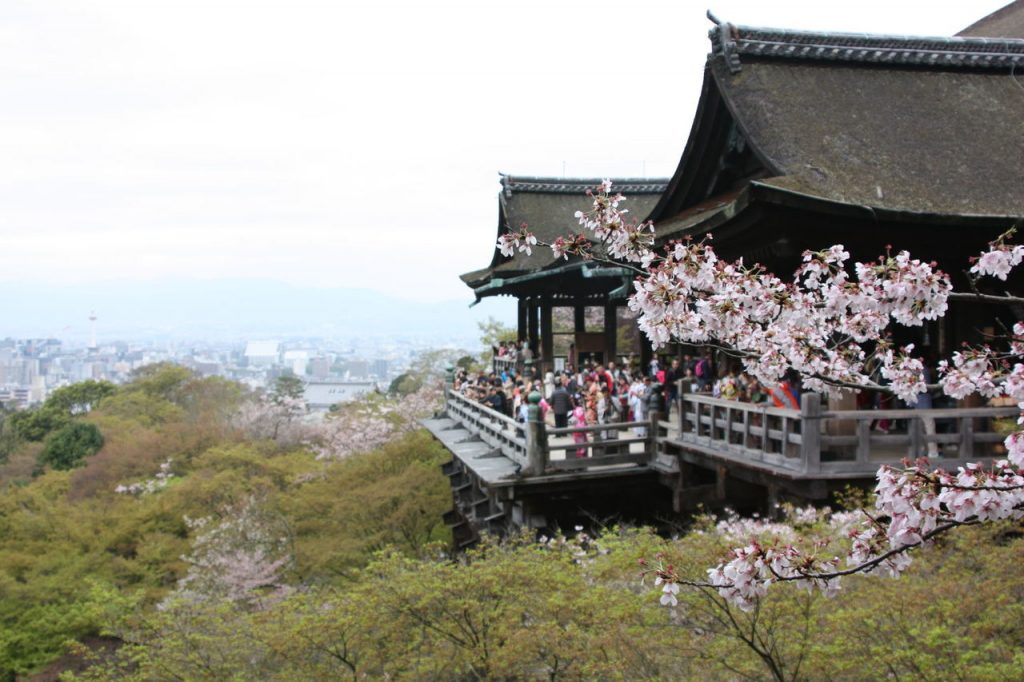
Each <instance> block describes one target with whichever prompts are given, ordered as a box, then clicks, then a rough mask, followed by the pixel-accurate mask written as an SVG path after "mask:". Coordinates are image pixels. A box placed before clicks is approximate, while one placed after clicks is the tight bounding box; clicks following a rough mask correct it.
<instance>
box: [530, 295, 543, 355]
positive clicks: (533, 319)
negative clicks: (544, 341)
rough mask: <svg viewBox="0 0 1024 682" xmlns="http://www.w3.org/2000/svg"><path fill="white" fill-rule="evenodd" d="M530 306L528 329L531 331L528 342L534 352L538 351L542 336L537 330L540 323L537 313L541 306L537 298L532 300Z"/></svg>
mask: <svg viewBox="0 0 1024 682" xmlns="http://www.w3.org/2000/svg"><path fill="white" fill-rule="evenodd" d="M528 305H529V310H528V311H527V328H528V331H529V339H528V341H529V344H530V348H533V349H534V350H536V349H537V347H538V346H537V341H538V340H539V338H540V334H539V333H538V330H537V326H538V322H539V321H538V319H537V313H538V308H539V305H538V303H537V299H535V298H531V299H530V302H529V304H528Z"/></svg>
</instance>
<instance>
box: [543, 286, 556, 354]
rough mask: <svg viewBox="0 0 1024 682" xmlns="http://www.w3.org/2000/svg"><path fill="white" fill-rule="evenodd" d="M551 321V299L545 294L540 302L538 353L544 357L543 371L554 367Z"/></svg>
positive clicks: (553, 338)
mask: <svg viewBox="0 0 1024 682" xmlns="http://www.w3.org/2000/svg"><path fill="white" fill-rule="evenodd" d="M551 323H552V319H551V299H550V298H549V297H547V296H545V297H544V299H543V300H542V301H541V303H540V334H541V336H540V354H541V357H542V358H543V359H544V360H543V362H542V363H541V369H542V371H545V372H547V371H554V369H555V357H554V356H555V335H554V331H555V330H554V329H552V327H551Z"/></svg>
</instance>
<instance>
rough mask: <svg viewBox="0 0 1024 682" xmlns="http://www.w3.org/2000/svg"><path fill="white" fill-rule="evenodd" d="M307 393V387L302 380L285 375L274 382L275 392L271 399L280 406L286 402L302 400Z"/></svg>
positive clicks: (272, 393) (291, 375)
mask: <svg viewBox="0 0 1024 682" xmlns="http://www.w3.org/2000/svg"><path fill="white" fill-rule="evenodd" d="M305 391H306V385H305V383H303V381H302V379H300V378H299V377H297V376H295V375H294V374H283V375H281V376H279V377H278V378H277V380H276V381H275V382H274V390H273V391H272V392H271V394H270V397H271V399H272V400H273V401H274V402H275V403H277V404H278V405H280V404H282V403H284V402H285V401H286V400H300V399H301V398H302V395H303V393H305Z"/></svg>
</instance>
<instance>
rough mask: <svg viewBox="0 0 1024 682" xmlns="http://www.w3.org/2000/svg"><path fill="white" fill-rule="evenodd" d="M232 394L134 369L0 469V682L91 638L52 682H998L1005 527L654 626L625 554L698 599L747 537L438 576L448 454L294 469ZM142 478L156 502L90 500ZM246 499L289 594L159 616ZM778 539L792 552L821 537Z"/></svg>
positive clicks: (207, 383) (1018, 535) (554, 552)
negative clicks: (894, 565) (203, 520)
mask: <svg viewBox="0 0 1024 682" xmlns="http://www.w3.org/2000/svg"><path fill="white" fill-rule="evenodd" d="M438 357H440V356H437V357H435V358H433V359H429V358H428V359H427V360H426V362H427V363H429V362H432V361H434V360H436V359H437V358H438ZM245 397H246V391H245V390H244V389H242V388H241V387H239V386H238V385H236V384H233V383H231V382H226V381H224V380H221V379H198V378H196V377H194V376H191V374H190V373H188V372H187V371H184V372H182V371H181V370H180V368H175V367H173V366H158V367H156V368H151V369H148V370H147V371H146V372H143V373H141V374H140V376H139V377H138V378H137V380H136V381H135V382H133V383H131V384H128V385H126V386H124V387H121V388H120V389H119V390H117V391H116V392H115V393H113V394H110V395H107V396H105V397H102V398H100V399H99V400H98V403H93V402H89V401H86V402H88V405H89V414H88V416H85V417H83V416H75V414H76V410H78V408H75V407H73V406H74V405H82V404H85V403H83V402H77V401H72V400H68V401H67V402H64V403H62V406H61V408H60V410H63V412H61V411H60V410H58V409H56V408H54V409H53V410H51V414H61V415H62V418H63V419H64V421H63V425H62V426H60V427H58V428H57V429H56V430H55V431H53V433H51V434H50V435H49V437H48V438H46V441H45V444H43V443H27V444H25V443H23V444H21V445H20V446H18V447H17V448H15V449H14V450H13V451H12V453H11V455H10V458H9V460H8V462H7V463H6V464H3V465H0V485H2V486H3V489H2V492H0V679H5V678H7V677H10V676H12V675H13V674H18V675H23V676H27V675H30V674H32V673H33V672H36V671H38V670H39V669H40V668H41V667H42V666H44V665H45V664H46V663H47V662H49V661H52V660H54V659H55V658H57V657H58V656H60V655H61V654H62V652H63V651H64V647H65V644H66V642H67V641H68V640H69V639H76V638H77V639H79V640H83V639H85V640H88V639H89V638H93V637H96V636H111V637H116V638H118V641H122V642H124V643H123V644H122V646H121V648H120V650H119V651H118V652H117V653H116V654H110V653H109V652H108V653H106V654H104V655H102V656H101V657H100V658H98V660H97V661H96V665H95V668H94V669H93V670H91V671H89V672H87V673H85V674H82V675H79V676H78V677H77V678H75V679H87V680H111V679H119V680H121V679H123V680H138V681H140V682H141V681H142V680H147V681H148V680H165V679H167V680H169V679H189V680H211V681H212V680H218V681H219V680H232V679H238V680H243V679H244V680H248V679H261V680H263V679H266V680H301V679H338V678H346V679H360V678H364V677H365V678H374V679H376V678H383V677H391V678H401V679H522V678H537V677H547V678H549V679H556V678H562V679H641V680H643V679H647V680H660V679H671V680H734V679H773V678H774V679H778V680H819V679H830V680H839V681H843V680H862V679H925V680H928V679H931V680H945V679H972V680H974V679H978V680H1004V679H1016V678H1018V677H1019V671H1020V669H1021V666H1022V665H1024V654H1022V653H1021V646H1020V643H1021V642H1022V641H1024V577H1022V576H1021V574H1020V570H1019V567H1020V565H1021V561H1022V559H1024V528H1022V526H1021V525H1020V523H1016V524H1013V523H1003V524H986V525H984V526H981V527H976V528H964V529H959V530H958V531H956V532H954V533H951V534H949V535H947V536H944V537H943V538H942V539H941V540H940V541H937V542H935V543H934V545H933V546H932V547H930V548H927V549H924V550H922V551H920V552H918V553H917V554H916V555H915V560H914V564H913V565H912V566H911V567H910V569H909V570H908V571H907V573H906V574H905V575H904V576H903V577H902V578H901V579H900V580H899V581H894V580H889V579H886V578H881V577H874V576H851V577H849V578H847V579H846V580H845V582H844V589H843V592H842V593H841V594H840V595H839V596H838V597H837V598H836V599H832V600H826V599H824V598H822V597H819V596H818V595H817V594H816V593H815V594H809V593H808V592H806V591H804V590H802V589H801V588H799V587H797V586H795V585H780V586H776V587H775V588H773V589H772V590H771V592H770V593H769V595H768V597H767V598H765V599H764V600H763V601H762V602H761V603H760V605H759V607H758V608H757V609H755V610H754V611H753V612H750V613H744V612H741V611H737V610H734V609H732V608H730V607H729V606H728V605H727V604H726V603H725V602H723V601H722V600H721V599H720V598H718V596H717V594H716V593H714V592H711V591H702V590H687V589H683V590H682V591H681V592H680V593H679V595H678V598H679V603H678V605H677V606H676V607H675V608H673V609H666V608H664V607H662V606H660V605H659V604H658V598H659V596H660V592H659V591H658V590H657V589H656V588H654V587H653V586H651V585H650V584H649V583H648V584H646V585H644V584H642V583H641V580H640V577H639V568H638V565H637V560H638V559H639V558H641V557H646V558H651V557H654V556H655V555H656V554H658V553H662V554H664V555H665V557H666V561H669V562H671V563H673V564H674V565H675V566H676V567H677V568H678V570H679V572H680V573H681V574H683V575H688V576H693V577H700V576H702V575H703V571H704V570H705V569H706V568H708V567H709V566H713V565H714V564H715V563H716V562H717V561H718V560H719V559H720V558H721V557H722V556H724V555H725V553H726V552H727V550H728V549H729V548H731V547H732V546H735V545H736V544H737V543H743V542H746V541H748V539H749V538H747V537H742V538H730V537H723V535H722V533H721V532H720V531H719V530H718V529H716V526H715V524H714V523H712V522H711V521H710V520H708V519H702V520H698V521H697V522H696V523H695V524H694V526H693V527H692V528H691V530H690V532H689V533H687V534H685V535H683V536H682V537H680V538H679V539H677V540H667V539H663V538H659V537H657V536H656V535H654V534H653V533H652V532H651V531H648V530H618V529H612V530H609V531H607V532H605V533H603V534H601V535H600V536H598V537H597V538H596V540H594V541H590V540H587V541H583V542H572V541H567V540H565V538H556V539H555V540H552V541H550V542H546V543H544V544H541V543H538V542H536V541H535V539H534V538H532V537H527V536H523V537H518V538H513V539H511V540H509V541H507V542H505V543H496V542H493V541H490V540H487V541H485V542H484V543H483V545H482V546H481V547H479V548H478V549H475V550H472V551H470V552H467V553H465V554H463V555H460V556H458V557H452V556H450V555H448V554H447V553H446V551H445V550H444V549H443V548H445V547H447V545H448V543H449V542H450V534H449V532H448V530H447V528H446V527H445V526H444V524H443V523H442V520H441V518H442V514H443V512H444V511H446V510H447V509H449V508H450V506H451V491H450V488H449V484H448V481H447V480H446V478H445V477H444V476H443V475H442V474H441V472H440V470H439V464H440V463H442V462H443V461H445V460H446V459H447V457H448V455H447V453H446V451H445V450H444V449H443V448H442V447H441V446H440V445H438V444H437V443H436V441H434V440H433V439H432V438H431V437H430V436H429V435H428V434H426V433H425V432H423V431H419V432H414V433H411V434H407V435H405V436H403V437H401V438H396V439H394V440H393V441H392V442H390V443H388V444H387V445H386V446H384V447H382V448H379V449H378V450H375V451H372V452H367V453H364V454H359V455H353V456H349V457H347V458H344V459H341V460H338V461H320V460H317V459H316V458H315V456H314V454H313V453H311V452H308V451H306V450H304V449H301V448H295V447H292V448H291V449H289V448H288V447H285V446H282V445H280V444H273V443H268V442H262V441H261V442H251V441H247V440H245V438H244V437H243V436H242V435H240V434H239V433H238V432H237V431H236V430H235V429H233V428H232V427H231V424H230V417H231V415H232V414H233V413H234V411H235V410H236V409H237V407H238V405H239V404H240V402H241V401H243V400H245ZM79 398H81V395H79ZM61 400H62V401H63V400H64V398H62V399H61ZM387 405H388V403H387V402H386V401H384V400H383V399H382V398H381V397H380V396H374V397H372V398H370V399H368V400H367V401H366V402H365V403H361V404H360V405H356V406H348V408H347V409H348V410H353V411H356V412H359V413H360V414H363V413H365V414H366V415H382V414H383V415H387V414H390V413H388V412H387V411H386V408H387ZM347 414H348V413H347V412H343V413H342V414H339V415H338V416H337V417H336V418H339V419H340V418H343V417H346V416H347ZM78 427H81V428H78ZM90 427H91V428H94V429H98V431H97V433H98V432H99V431H102V436H103V437H105V440H106V443H105V445H104V446H103V447H102V449H101V450H100V451H99V452H98V453H97V454H94V455H92V456H88V457H86V458H85V459H82V460H80V462H79V463H80V464H81V466H79V467H77V468H75V469H74V470H72V471H64V470H57V467H56V466H52V465H53V462H50V463H51V468H50V469H48V470H46V471H45V472H44V473H43V474H42V475H40V476H38V477H36V478H34V479H32V478H30V477H29V476H28V471H29V470H30V469H31V466H32V465H33V464H34V463H35V461H36V455H37V452H39V451H40V450H44V449H45V451H46V452H47V453H48V454H47V456H46V457H47V458H50V457H53V455H51V454H49V452H50V448H51V447H52V448H57V444H58V442H59V441H67V443H65V444H74V443H78V442H79V439H77V438H72V436H71V435H70V434H71V433H72V431H76V432H80V433H83V434H84V433H85V431H90ZM84 440H88V439H84ZM91 442H92V443H93V445H94V444H95V441H91ZM61 451H62V452H63V451H64V450H61ZM68 451H69V452H79V450H77V449H75V448H70V449H69V450H68ZM70 459H74V457H71V458H70ZM48 461H49V460H48ZM165 462H169V464H168V466H169V467H170V469H171V471H173V474H174V478H173V481H174V485H169V486H166V487H163V488H160V489H159V491H157V492H152V493H139V494H136V495H126V494H117V493H115V492H114V491H115V488H117V486H119V485H128V484H132V483H138V482H141V481H145V480H147V479H151V478H153V477H154V476H155V474H156V473H157V472H158V471H159V470H160V465H161V464H162V463H165ZM15 483H16V484H15ZM844 499H845V500H846V501H847V502H848V503H850V504H854V505H858V504H862V503H863V502H864V499H863V498H862V497H859V496H858V495H857V494H849V495H847V496H845V498H844ZM251 500H257V501H258V510H257V511H258V516H259V517H260V518H262V519H266V520H269V522H268V523H265V524H264V526H266V527H267V528H269V529H271V530H272V534H271V535H269V536H267V537H268V538H269V539H270V540H273V541H274V542H276V543H278V544H275V545H274V547H275V548H280V549H281V552H282V553H284V554H286V555H287V562H281V563H280V566H279V570H277V568H278V567H275V571H276V573H275V576H279V578H280V580H281V581H282V582H283V583H284V586H285V587H287V588H291V596H289V597H288V598H286V599H283V600H281V601H273V600H269V599H268V600H265V601H264V600H262V599H259V600H256V603H255V605H250V606H247V608H239V606H238V604H237V603H236V602H234V601H225V600H221V599H218V598H215V595H212V594H206V593H207V592H210V588H208V587H203V583H202V582H201V581H193V582H192V583H191V588H192V589H194V590H196V591H197V592H203V593H204V594H205V596H206V597H207V598H204V599H182V598H180V597H181V589H182V588H181V587H180V582H179V581H181V580H182V579H183V578H185V577H186V576H188V571H189V569H190V566H192V567H193V568H194V564H189V563H188V562H187V561H184V560H182V557H192V558H193V561H194V560H195V558H196V557H197V556H205V555H202V553H201V552H198V551H197V550H198V549H199V548H200V547H201V546H202V540H200V538H201V536H202V535H203V533H204V532H207V531H209V529H211V528H214V527H220V526H219V524H221V523H223V522H224V521H225V519H229V518H230V510H231V509H237V508H238V505H240V504H243V503H246V501H251ZM186 517H189V518H191V519H197V518H200V517H208V518H209V519H210V521H209V524H212V525H208V526H206V530H205V531H204V530H202V529H200V528H199V527H198V526H196V525H194V524H192V525H190V524H189V523H187V522H186ZM793 532H794V533H795V534H796V537H795V540H796V541H798V542H801V543H806V542H809V541H811V539H813V538H816V537H820V536H822V535H823V534H826V533H828V532H829V531H828V529H827V528H825V527H824V526H823V525H822V524H821V523H820V522H813V523H812V522H808V523H805V524H804V525H801V526H799V527H797V528H795V530H794V531H793ZM243 554H244V552H243V553H240V554H239V557H242V556H243ZM275 561H276V556H275ZM222 563H223V562H222ZM275 579H277V578H276V577H275ZM260 589H262V587H261V588H260ZM286 592H288V590H286V589H282V590H281V591H280V592H279V594H281V595H283V594H285V593H286ZM174 594H177V597H178V598H175V597H170V598H169V595H174ZM260 594H261V595H262V594H264V593H263V592H260ZM157 604H161V605H162V607H161V608H160V609H157V608H156V605H157ZM106 641H113V640H112V639H111V640H106ZM69 679H70V678H69Z"/></svg>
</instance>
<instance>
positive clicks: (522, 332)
mask: <svg viewBox="0 0 1024 682" xmlns="http://www.w3.org/2000/svg"><path fill="white" fill-rule="evenodd" d="M517 301H518V304H519V305H518V308H519V310H518V320H517V322H518V324H517V325H516V339H517V340H519V341H526V334H527V332H526V299H524V298H520V299H517Z"/></svg>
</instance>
